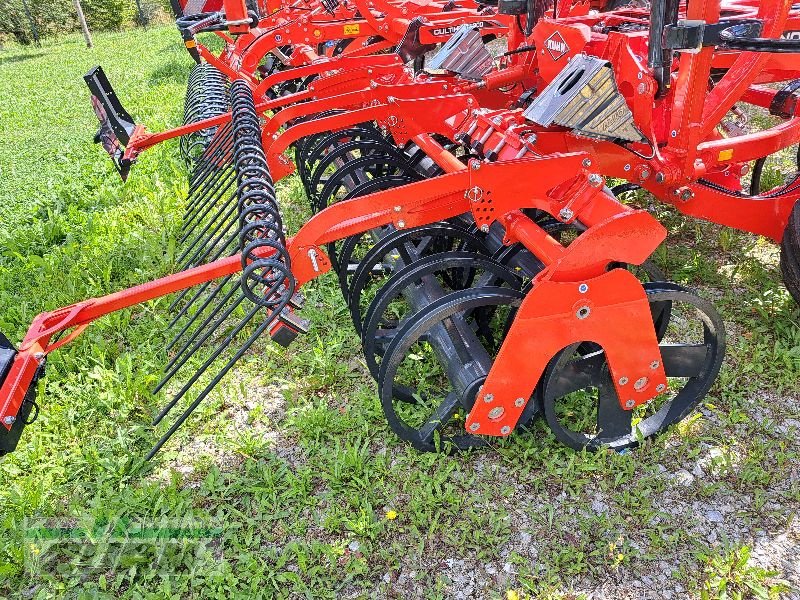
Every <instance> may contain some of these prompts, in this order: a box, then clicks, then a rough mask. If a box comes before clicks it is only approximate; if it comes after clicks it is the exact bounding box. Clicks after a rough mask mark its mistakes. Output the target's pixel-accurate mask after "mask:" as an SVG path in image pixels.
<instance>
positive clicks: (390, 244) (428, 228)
mask: <svg viewBox="0 0 800 600" xmlns="http://www.w3.org/2000/svg"><path fill="white" fill-rule="evenodd" d="M424 237H430V238H431V239H432V240H436V239H437V238H438V239H440V240H445V239H447V240H450V241H452V240H461V241H462V242H467V243H468V244H469V245H470V246H471V249H472V250H476V251H478V252H480V251H483V253H484V254H485V253H486V248H485V246H484V245H483V242H482V241H481V240H480V239H479V238H477V237H476V236H474V235H472V234H471V233H469V232H468V231H466V230H464V229H462V228H461V227H457V226H455V225H452V224H450V223H432V224H431V225H424V226H422V227H415V228H413V229H399V230H396V231H393V232H391V233H389V234H387V235H386V236H385V237H383V238H382V239H381V240H380V242H378V243H377V244H375V245H374V246H373V247H372V248H371V249H370V250H369V252H367V254H366V255H365V256H364V258H363V259H362V260H361V261H360V262H359V265H358V268H357V269H356V271H355V273H354V274H353V278H352V279H351V281H350V284H349V286H348V294H347V298H346V300H347V303H348V306H349V307H350V316H351V317H352V320H353V326H354V327H355V328H356V331H357V332H358V333H359V334H360V333H361V321H362V319H361V295H362V293H363V291H364V287H365V286H366V284H367V280H368V279H369V277H370V276H371V275H372V273H373V270H374V268H375V267H376V266H377V265H378V264H379V263H381V262H382V261H383V259H384V257H385V256H386V255H387V254H390V253H391V252H392V251H393V250H397V252H398V253H399V254H400V256H401V259H400V260H402V261H403V263H402V264H404V265H405V264H410V263H411V262H413V261H414V260H416V259H418V258H419V257H410V256H406V257H403V256H402V255H403V254H404V253H406V250H405V245H406V244H407V243H409V242H411V241H413V240H417V239H420V238H424Z"/></svg>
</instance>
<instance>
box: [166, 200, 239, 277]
mask: <svg viewBox="0 0 800 600" xmlns="http://www.w3.org/2000/svg"><path fill="white" fill-rule="evenodd" d="M236 208H237V202H236V196H235V195H234V196H231V197H230V198H228V199H227V200H226V201H225V202H224V203H223V204H222V205H221V206H220V207H219V209H218V210H217V212H216V213H215V214H214V216H213V217H212V218H211V219H209V220H208V221H207V222H206V224H205V226H204V227H203V229H201V230H200V231H199V232H198V233H197V235H195V236H194V238H193V239H192V241H191V243H189V246H188V247H187V248H186V249H185V250H184V251H183V252H182V253H181V255H180V256H179V257H178V260H177V262H178V263H180V264H182V265H183V266H182V267H181V269H186V268H187V266H188V265H192V266H194V265H196V264H197V262H196V261H195V259H196V258H197V256H198V255H199V254H200V253H202V252H203V251H204V250H207V249H208V248H211V247H213V246H212V244H211V241H212V238H213V237H214V236H215V235H217V234H218V232H219V231H220V230H222V235H223V236H224V235H225V231H227V230H228V229H230V227H231V226H232V225H235V224H236V212H237V211H236ZM209 232H210V233H209ZM220 237H222V236H220ZM195 248H196V250H195ZM193 250H194V251H195V252H194V254H192V251H193ZM190 254H191V256H190V258H189V259H188V260H186V257H187V256H189V255H190ZM184 261H185V262H184Z"/></svg>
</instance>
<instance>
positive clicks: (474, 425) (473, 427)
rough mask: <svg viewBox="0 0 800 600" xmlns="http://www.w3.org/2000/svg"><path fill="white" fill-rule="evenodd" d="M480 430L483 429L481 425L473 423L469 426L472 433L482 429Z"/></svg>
mask: <svg viewBox="0 0 800 600" xmlns="http://www.w3.org/2000/svg"><path fill="white" fill-rule="evenodd" d="M480 428H481V424H480V423H473V424H472V425H470V426H469V430H470V431H478V429H480Z"/></svg>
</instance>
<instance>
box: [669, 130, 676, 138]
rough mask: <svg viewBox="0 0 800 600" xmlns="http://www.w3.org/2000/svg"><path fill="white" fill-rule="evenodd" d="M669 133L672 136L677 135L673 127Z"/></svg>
mask: <svg viewBox="0 0 800 600" xmlns="http://www.w3.org/2000/svg"><path fill="white" fill-rule="evenodd" d="M669 134H670V135H671V136H672V137H674V138H676V137H678V132H677V131H675V130H674V129H673V130H672V131H670V132H669Z"/></svg>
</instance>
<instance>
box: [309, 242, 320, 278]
mask: <svg viewBox="0 0 800 600" xmlns="http://www.w3.org/2000/svg"><path fill="white" fill-rule="evenodd" d="M308 258H310V259H311V266H312V267H314V272H315V273H319V263H318V262H317V251H316V250H315V249H314V248H309V249H308Z"/></svg>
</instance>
